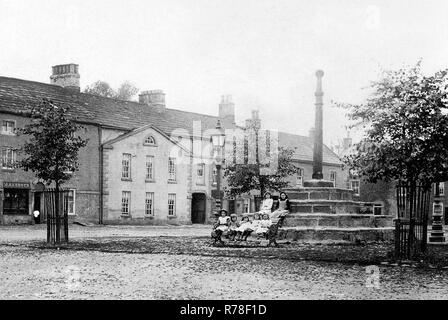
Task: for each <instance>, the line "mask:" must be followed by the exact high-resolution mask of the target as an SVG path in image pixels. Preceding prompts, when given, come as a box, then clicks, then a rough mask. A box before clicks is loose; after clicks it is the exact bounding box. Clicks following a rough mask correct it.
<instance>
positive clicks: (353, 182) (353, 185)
mask: <svg viewBox="0 0 448 320" xmlns="http://www.w3.org/2000/svg"><path fill="white" fill-rule="evenodd" d="M359 185H360V182H359V180H350V189H351V190H353V191H354V193H355V195H357V196H359Z"/></svg>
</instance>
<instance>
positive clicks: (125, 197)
mask: <svg viewBox="0 0 448 320" xmlns="http://www.w3.org/2000/svg"><path fill="white" fill-rule="evenodd" d="M130 213H131V192H130V191H122V192H121V214H124V215H128V214H130Z"/></svg>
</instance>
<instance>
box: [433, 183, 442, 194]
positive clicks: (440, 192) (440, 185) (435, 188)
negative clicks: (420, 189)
mask: <svg viewBox="0 0 448 320" xmlns="http://www.w3.org/2000/svg"><path fill="white" fill-rule="evenodd" d="M437 184H438V185H439V195H440V196H444V195H445V182H438V183H437ZM436 194H437V185H435V186H434V195H436Z"/></svg>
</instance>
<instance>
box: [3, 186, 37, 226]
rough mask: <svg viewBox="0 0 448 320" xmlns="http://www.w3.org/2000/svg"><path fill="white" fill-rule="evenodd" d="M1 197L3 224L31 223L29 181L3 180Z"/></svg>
mask: <svg viewBox="0 0 448 320" xmlns="http://www.w3.org/2000/svg"><path fill="white" fill-rule="evenodd" d="M1 197H2V199H1V201H2V221H3V224H5V225H10V224H31V223H32V216H31V211H30V205H31V186H30V183H27V182H7V181H5V182H3V192H2V193H1Z"/></svg>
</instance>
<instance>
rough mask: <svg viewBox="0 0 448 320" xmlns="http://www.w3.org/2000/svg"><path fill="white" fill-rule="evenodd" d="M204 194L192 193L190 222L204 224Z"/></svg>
mask: <svg viewBox="0 0 448 320" xmlns="http://www.w3.org/2000/svg"><path fill="white" fill-rule="evenodd" d="M205 199H206V198H205V194H204V193H193V197H192V200H191V222H192V223H205Z"/></svg>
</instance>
